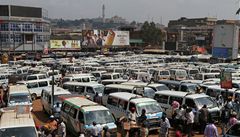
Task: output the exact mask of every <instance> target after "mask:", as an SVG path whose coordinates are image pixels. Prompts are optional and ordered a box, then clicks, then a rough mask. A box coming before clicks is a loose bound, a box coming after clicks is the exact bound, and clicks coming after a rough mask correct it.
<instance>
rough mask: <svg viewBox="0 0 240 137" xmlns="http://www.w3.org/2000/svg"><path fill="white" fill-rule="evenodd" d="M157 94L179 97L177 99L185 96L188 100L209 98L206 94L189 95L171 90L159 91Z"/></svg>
mask: <svg viewBox="0 0 240 137" xmlns="http://www.w3.org/2000/svg"><path fill="white" fill-rule="evenodd" d="M155 94H159V95H166V96H177V97H184V96H186V98H200V97H209V96H208V95H206V94H189V93H188V92H181V91H171V90H163V91H157V92H155Z"/></svg>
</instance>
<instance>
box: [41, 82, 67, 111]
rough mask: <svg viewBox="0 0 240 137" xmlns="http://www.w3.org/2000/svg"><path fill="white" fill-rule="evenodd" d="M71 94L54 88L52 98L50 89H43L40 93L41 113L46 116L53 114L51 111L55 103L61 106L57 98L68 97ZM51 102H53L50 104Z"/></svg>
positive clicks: (60, 101)
mask: <svg viewBox="0 0 240 137" xmlns="http://www.w3.org/2000/svg"><path fill="white" fill-rule="evenodd" d="M70 94H71V93H70V92H69V91H67V90H65V89H63V88H60V87H57V86H54V97H53V98H52V87H51V86H50V87H45V88H44V89H43V90H42V93H41V104H42V108H43V111H45V112H47V113H48V114H50V115H51V114H53V112H52V110H53V108H54V107H55V106H56V104H57V103H59V104H60V106H61V104H62V100H61V99H60V98H59V97H60V96H63V95H70ZM52 101H53V102H52Z"/></svg>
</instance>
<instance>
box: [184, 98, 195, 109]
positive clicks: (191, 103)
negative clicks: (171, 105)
mask: <svg viewBox="0 0 240 137" xmlns="http://www.w3.org/2000/svg"><path fill="white" fill-rule="evenodd" d="M185 104H186V105H187V106H189V107H191V108H196V107H197V106H196V104H195V102H194V101H193V100H192V99H188V98H187V99H186V101H185Z"/></svg>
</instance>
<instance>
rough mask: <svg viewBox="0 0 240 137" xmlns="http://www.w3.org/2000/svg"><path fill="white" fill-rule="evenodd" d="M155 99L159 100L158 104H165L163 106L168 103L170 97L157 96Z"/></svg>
mask: <svg viewBox="0 0 240 137" xmlns="http://www.w3.org/2000/svg"><path fill="white" fill-rule="evenodd" d="M154 99H155V100H157V102H158V103H163V104H167V103H168V96H166V95H159V94H156V95H155V97H154Z"/></svg>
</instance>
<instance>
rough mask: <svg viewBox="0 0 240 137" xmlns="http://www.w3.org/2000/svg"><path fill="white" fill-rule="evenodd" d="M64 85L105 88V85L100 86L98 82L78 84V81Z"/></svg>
mask: <svg viewBox="0 0 240 137" xmlns="http://www.w3.org/2000/svg"><path fill="white" fill-rule="evenodd" d="M63 85H78V86H88V87H94V86H104V85H103V84H99V83H97V82H76V81H68V82H65V83H64V84H63Z"/></svg>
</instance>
